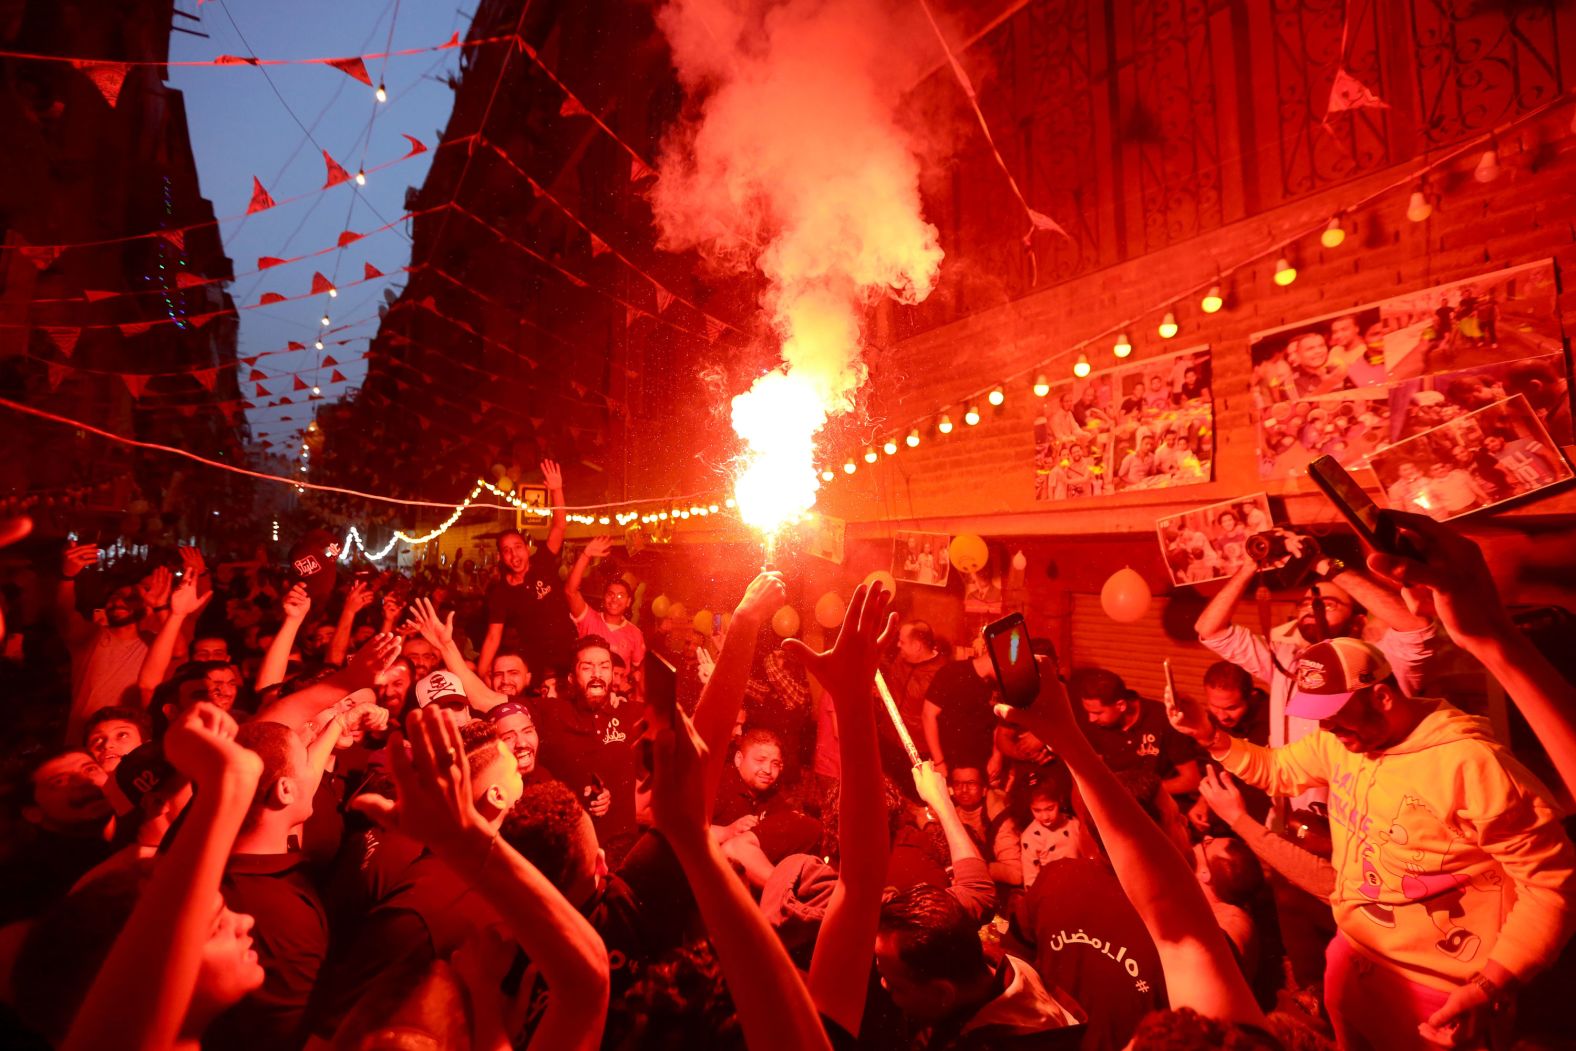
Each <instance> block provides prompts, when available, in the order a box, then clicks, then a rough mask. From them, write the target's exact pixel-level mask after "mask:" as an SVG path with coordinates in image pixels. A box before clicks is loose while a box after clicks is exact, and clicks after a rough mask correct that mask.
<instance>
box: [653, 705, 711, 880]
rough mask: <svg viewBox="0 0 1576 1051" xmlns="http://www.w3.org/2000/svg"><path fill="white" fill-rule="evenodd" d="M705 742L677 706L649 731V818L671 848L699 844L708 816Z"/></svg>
mask: <svg viewBox="0 0 1576 1051" xmlns="http://www.w3.org/2000/svg"><path fill="white" fill-rule="evenodd" d="M706 754H707V752H706V744H705V742H704V741H702V740H701V739H700V734H698V733H696V732H695V727H694V725H693V724H691V723H690V721H689V718H688V717H687V716H686V715H685V714H684V713H683V711H681V710H680V709H679V708H677V707H674V708H673V710H672V715H671V720H670V721H668V722H667V723H666V724H663V723H662V721H661V720H660V719H659V720H658V721H657V723H656V724H655V725H654V726H653V728H652V734H651V817H652V821H653V823H654V824H655V825H656V827H657V830H658V831H659V832H661V833H662V834H663V836H665V837H666V838H667V840H668V842H669V844H671V845H672V846H673V847H674V848H675V849H678V848H680V847H683V846H695V845H697V844H698V843H703V842H704V841H705V837H706V836H707V835H708V834H709V829H710V826H711V815H710V813H709V812H708V811H709V809H710V808H709V807H708V806H707V793H706Z"/></svg>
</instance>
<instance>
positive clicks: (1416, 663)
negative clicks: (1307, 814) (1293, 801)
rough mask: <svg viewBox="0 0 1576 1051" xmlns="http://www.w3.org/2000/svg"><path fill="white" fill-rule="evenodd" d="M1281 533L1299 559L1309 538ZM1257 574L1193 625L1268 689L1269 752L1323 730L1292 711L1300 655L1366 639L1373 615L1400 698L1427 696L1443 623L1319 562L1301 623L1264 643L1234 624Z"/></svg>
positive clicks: (1241, 576)
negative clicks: (1326, 643)
mask: <svg viewBox="0 0 1576 1051" xmlns="http://www.w3.org/2000/svg"><path fill="white" fill-rule="evenodd" d="M1276 532H1277V533H1278V534H1279V535H1280V536H1281V537H1283V538H1284V539H1285V541H1286V545H1287V548H1288V549H1289V550H1290V551H1291V552H1292V553H1293V555H1300V553H1301V551H1302V545H1303V544H1305V543H1307V541H1306V540H1305V538H1303V537H1301V536H1298V535H1297V534H1295V533H1291V532H1287V531H1286V530H1276ZM1258 569H1259V567H1258V564H1257V563H1255V562H1252V561H1248V562H1244V563H1243V565H1242V568H1241V569H1239V570H1237V572H1236V574H1235V575H1234V576H1232V577H1231V579H1229V580H1228V581H1227V582H1226V586H1225V587H1223V588H1221V589H1220V591H1219V592H1217V593H1216V595H1215V597H1214V598H1213V599H1211V600H1210V603H1209V605H1208V606H1206V607H1205V608H1204V612H1203V613H1202V614H1200V615H1199V618H1198V620H1197V621H1196V622H1195V623H1194V625H1193V627H1194V628H1195V630H1197V631H1198V641H1199V642H1201V643H1203V644H1204V646H1205V647H1206V648H1208V649H1209V650H1210V651H1211V652H1213V653H1214V654H1215V655H1216V656H1217V657H1220V658H1221V659H1222V660H1228V661H1230V662H1231V663H1232V664H1235V665H1237V666H1238V667H1240V668H1242V669H1243V670H1244V671H1246V672H1247V673H1248V674H1249V675H1251V676H1253V678H1254V679H1257V680H1258V681H1259V682H1264V683H1268V684H1269V705H1270V706H1269V724H1270V726H1269V745H1270V747H1277V748H1278V747H1280V746H1281V745H1285V744H1290V743H1291V742H1293V741H1296V740H1298V739H1300V738H1302V737H1306V736H1307V735H1308V734H1310V733H1312V732H1313V731H1314V730H1316V729H1318V723H1317V721H1314V720H1308V719H1299V718H1297V717H1296V716H1295V715H1293V714H1291V713H1288V712H1287V710H1286V704H1287V701H1288V700H1290V698H1291V693H1292V687H1293V677H1294V671H1295V669H1296V667H1297V660H1298V658H1299V657H1301V655H1302V651H1303V650H1304V649H1306V648H1307V647H1308V646H1310V645H1312V644H1313V643H1316V642H1320V641H1323V640H1324V639H1326V638H1342V637H1346V638H1362V637H1363V629H1364V627H1365V626H1366V623H1367V614H1368V613H1369V612H1372V613H1373V615H1374V616H1375V617H1377V618H1378V619H1380V620H1381V621H1383V622H1384V624H1385V625H1386V628H1387V630H1386V631H1385V633H1384V634H1383V635H1381V636H1380V637H1379V638H1378V639H1377V640H1375V645H1377V646H1378V648H1379V650H1380V652H1382V653H1383V654H1384V657H1385V660H1386V661H1387V662H1388V664H1389V666H1390V668H1391V670H1392V671H1394V673H1395V677H1396V681H1397V682H1398V683H1400V688H1401V690H1402V692H1403V693H1405V694H1406V695H1407V696H1409V697H1412V696H1417V695H1418V693H1420V692H1421V687H1422V685H1423V680H1424V677H1425V675H1426V673H1427V667H1426V665H1427V663H1428V661H1429V659H1430V658H1432V657H1434V656H1435V655H1436V654H1438V653H1440V652H1441V650H1442V648H1443V646H1444V643H1445V640H1444V639H1443V638H1442V637H1441V636H1440V633H1439V630H1438V625H1437V623H1436V622H1434V621H1433V620H1431V619H1428V618H1424V617H1420V616H1418V615H1417V614H1415V613H1413V612H1412V611H1411V610H1409V609H1407V607H1406V603H1405V602H1403V601H1401V596H1400V595H1399V594H1397V593H1396V592H1394V591H1391V590H1390V589H1389V588H1386V587H1384V586H1383V585H1381V584H1379V583H1378V582H1377V581H1375V580H1374V579H1373V578H1372V577H1370V576H1368V575H1367V574H1366V573H1363V572H1360V571H1358V570H1357V569H1354V568H1352V567H1350V566H1348V565H1346V563H1344V562H1342V561H1340V560H1339V559H1335V558H1330V557H1328V556H1325V557H1321V558H1319V559H1318V560H1317V561H1316V562H1315V563H1314V565H1313V571H1314V576H1315V577H1316V578H1317V579H1318V583H1316V584H1315V585H1314V586H1313V587H1310V588H1309V589H1308V591H1307V593H1306V594H1304V595H1303V597H1302V601H1300V602H1299V603H1298V604H1297V616H1296V619H1294V620H1291V621H1289V622H1287V623H1285V624H1282V625H1281V626H1280V627H1278V628H1275V629H1273V630H1272V631H1271V632H1270V633H1269V635H1268V637H1266V636H1264V635H1259V634H1257V633H1255V632H1253V631H1251V630H1249V629H1248V628H1245V627H1243V626H1242V625H1241V624H1236V623H1233V618H1232V614H1233V612H1234V611H1235V610H1236V608H1237V603H1238V602H1240V601H1242V596H1243V595H1244V594H1246V593H1247V590H1248V587H1249V585H1250V584H1252V583H1253V578H1254V576H1255V574H1257V572H1258ZM1315 603H1318V609H1316V608H1315ZM1321 613H1322V623H1321ZM1319 795H1322V793H1319Z"/></svg>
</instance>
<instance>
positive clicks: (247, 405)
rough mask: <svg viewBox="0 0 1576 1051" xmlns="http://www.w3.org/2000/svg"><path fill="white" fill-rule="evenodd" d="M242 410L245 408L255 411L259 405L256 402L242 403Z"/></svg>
mask: <svg viewBox="0 0 1576 1051" xmlns="http://www.w3.org/2000/svg"><path fill="white" fill-rule="evenodd" d="M241 408H243V409H255V408H257V405H256V403H255V402H250V401H243V402H241Z"/></svg>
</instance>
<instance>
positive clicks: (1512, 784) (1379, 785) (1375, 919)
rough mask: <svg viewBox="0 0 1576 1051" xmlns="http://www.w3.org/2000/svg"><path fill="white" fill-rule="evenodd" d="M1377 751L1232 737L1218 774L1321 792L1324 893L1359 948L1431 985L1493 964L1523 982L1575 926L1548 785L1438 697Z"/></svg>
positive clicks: (1575, 902) (1570, 872) (1573, 879)
mask: <svg viewBox="0 0 1576 1051" xmlns="http://www.w3.org/2000/svg"><path fill="white" fill-rule="evenodd" d="M1413 703H1415V704H1421V705H1432V706H1433V710H1432V711H1430V712H1429V714H1428V715H1427V716H1425V717H1424V719H1423V721H1422V722H1420V723H1419V724H1418V725H1417V727H1416V728H1415V729H1414V730H1413V731H1412V733H1411V734H1410V735H1409V736H1408V737H1407V738H1406V740H1404V741H1402V742H1401V743H1399V744H1397V745H1394V746H1392V747H1390V748H1388V749H1386V750H1385V751H1383V752H1378V753H1374V754H1370V755H1359V754H1357V753H1355V752H1349V751H1347V750H1346V748H1345V747H1344V746H1343V745H1342V744H1341V743H1340V742H1339V741H1337V740H1336V739H1335V737H1334V736H1332V735H1331V734H1329V733H1326V732H1324V731H1323V730H1320V731H1318V732H1316V733H1313V734H1310V735H1309V736H1307V737H1304V738H1302V739H1301V740H1298V741H1296V742H1294V743H1292V744H1289V745H1287V746H1285V747H1283V748H1275V749H1270V748H1264V747H1261V746H1258V745H1253V744H1249V743H1247V742H1245V741H1242V740H1240V739H1236V738H1233V739H1232V742H1231V749H1230V751H1229V752H1227V753H1226V755H1225V757H1224V758H1222V759H1221V760H1220V762H1221V765H1223V766H1224V767H1225V768H1226V769H1228V770H1230V771H1231V772H1232V773H1234V774H1236V775H1237V776H1239V777H1241V778H1242V779H1243V780H1244V781H1247V782H1249V783H1250V784H1254V785H1258V786H1259V787H1260V788H1263V789H1265V790H1266V791H1268V792H1270V793H1271V794H1273V795H1283V796H1292V795H1296V794H1297V793H1299V792H1303V791H1306V790H1307V789H1309V788H1313V787H1315V786H1318V785H1327V786H1328V787H1329V793H1330V827H1331V837H1332V839H1333V841H1334V853H1333V856H1332V858H1331V860H1332V861H1333V862H1334V864H1335V872H1336V884H1335V890H1334V892H1333V893H1332V894H1331V895H1330V907H1331V908H1332V909H1334V911H1335V922H1336V925H1337V926H1338V927H1339V928H1340V930H1341V933H1343V934H1344V935H1345V936H1346V937H1347V939H1348V940H1349V941H1350V942H1351V943H1352V944H1353V945H1354V946H1355V947H1356V948H1357V950H1358V951H1359V952H1361V953H1362V954H1364V955H1365V956H1368V957H1369V958H1370V959H1373V960H1374V961H1376V962H1378V963H1381V964H1386V965H1388V966H1390V967H1391V968H1392V969H1394V970H1398V971H1400V972H1401V973H1402V974H1403V975H1405V976H1406V977H1407V978H1409V979H1411V980H1412V981H1414V982H1417V983H1419V984H1422V985H1427V986H1432V987H1433V988H1436V989H1451V988H1454V987H1455V986H1457V985H1459V984H1460V983H1461V982H1463V981H1465V980H1466V979H1467V978H1468V977H1469V976H1470V975H1472V974H1473V972H1475V971H1478V970H1481V969H1482V967H1483V964H1484V961H1486V960H1493V961H1494V962H1495V963H1498V964H1500V965H1501V966H1502V967H1504V968H1505V969H1506V970H1508V971H1510V972H1511V973H1512V974H1514V975H1516V976H1517V977H1518V978H1522V979H1525V978H1527V977H1529V976H1530V975H1531V974H1532V973H1533V972H1535V971H1537V970H1538V969H1540V968H1541V967H1543V966H1545V965H1547V964H1548V963H1550V962H1552V961H1553V959H1554V957H1555V956H1556V955H1557V954H1558V953H1559V951H1560V949H1561V947H1562V946H1563V945H1564V944H1565V941H1566V939H1567V938H1569V937H1570V935H1571V932H1572V930H1573V929H1576V849H1573V848H1572V846H1571V841H1570V839H1569V838H1568V837H1567V836H1566V835H1565V832H1564V830H1563V829H1562V828H1561V827H1560V825H1559V823H1558V820H1557V816H1556V814H1555V811H1554V809H1553V806H1552V804H1551V802H1550V796H1549V792H1548V789H1546V788H1544V787H1543V785H1542V784H1540V783H1539V782H1538V780H1537V778H1536V777H1534V776H1533V775H1532V774H1531V773H1530V772H1529V771H1528V770H1527V769H1526V768H1525V767H1523V766H1522V765H1521V763H1519V762H1518V761H1517V760H1516V758H1515V757H1514V756H1512V755H1511V754H1510V750H1509V749H1507V748H1506V747H1505V746H1504V745H1502V744H1501V743H1500V742H1498V741H1496V740H1495V739H1494V737H1493V733H1492V731H1491V730H1490V728H1489V724H1488V721H1487V720H1485V719H1482V718H1479V717H1477V716H1473V715H1467V714H1466V713H1465V712H1463V711H1461V710H1459V709H1457V708H1453V707H1451V706H1450V705H1449V704H1446V703H1445V702H1443V701H1432V700H1425V699H1414V700H1413Z"/></svg>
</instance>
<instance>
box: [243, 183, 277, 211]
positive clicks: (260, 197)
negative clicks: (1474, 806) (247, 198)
mask: <svg viewBox="0 0 1576 1051" xmlns="http://www.w3.org/2000/svg"><path fill="white" fill-rule="evenodd" d="M273 206H274V199H273V198H272V197H270V196H269V195H268V191H267V190H265V189H263V184H262V183H261V182H259V181H258V179H257V176H255V175H254V176H252V203H251V204H249V205H247V206H246V214H247V215H251V214H253V213H254V212H265V211H267V210H268V209H270V208H272V207H273Z"/></svg>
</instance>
